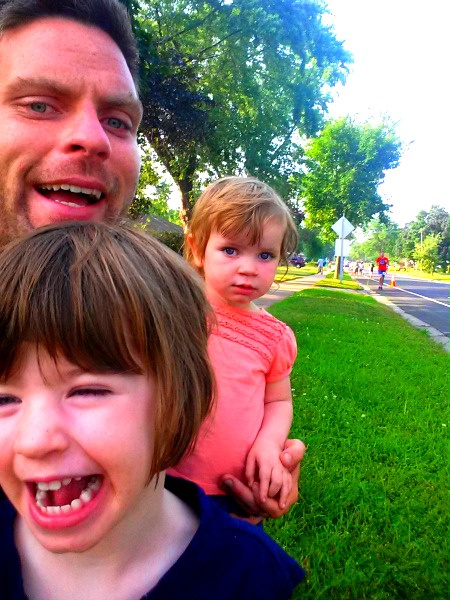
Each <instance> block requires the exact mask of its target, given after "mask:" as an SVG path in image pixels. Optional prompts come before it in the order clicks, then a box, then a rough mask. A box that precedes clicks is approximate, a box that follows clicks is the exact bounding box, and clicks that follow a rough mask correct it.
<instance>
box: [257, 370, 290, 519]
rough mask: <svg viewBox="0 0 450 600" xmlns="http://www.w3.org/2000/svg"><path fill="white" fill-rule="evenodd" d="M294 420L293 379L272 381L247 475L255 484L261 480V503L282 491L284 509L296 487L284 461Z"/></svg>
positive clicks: (269, 384)
mask: <svg viewBox="0 0 450 600" xmlns="http://www.w3.org/2000/svg"><path fill="white" fill-rule="evenodd" d="M291 423H292V397H291V382H290V378H289V377H286V378H284V379H282V380H281V381H276V382H273V383H268V384H267V385H266V394H265V398H264V418H263V423H262V425H261V429H260V430H259V433H258V436H257V437H256V440H255V442H254V444H253V446H252V448H251V449H250V452H249V453H248V456H247V462H246V467H245V476H246V478H247V481H248V485H249V487H251V486H252V485H253V483H254V481H255V480H258V481H259V493H260V500H261V502H265V501H266V499H267V496H269V497H271V498H273V497H274V496H276V495H277V494H279V503H280V507H281V508H283V507H284V505H285V503H286V500H287V497H288V495H289V493H290V491H291V487H292V477H291V474H290V472H289V470H288V469H286V468H285V467H284V466H283V465H282V463H281V461H280V452H281V451H282V450H283V448H284V444H285V442H286V438H287V437H288V434H289V430H290V428H291Z"/></svg>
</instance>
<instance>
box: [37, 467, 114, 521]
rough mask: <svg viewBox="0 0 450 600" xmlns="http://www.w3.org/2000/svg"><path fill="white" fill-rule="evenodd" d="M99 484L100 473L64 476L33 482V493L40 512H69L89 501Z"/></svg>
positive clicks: (51, 513)
mask: <svg viewBox="0 0 450 600" xmlns="http://www.w3.org/2000/svg"><path fill="white" fill-rule="evenodd" d="M101 485H102V477H101V476H100V475H91V476H89V477H66V478H64V479H61V480H54V481H37V482H35V483H33V494H34V496H35V500H36V505H37V507H38V508H39V510H40V511H41V512H43V513H45V514H48V515H59V514H69V513H71V512H75V511H77V510H80V508H82V507H83V506H84V505H86V504H88V503H89V502H91V500H92V499H93V498H94V497H95V496H96V495H97V493H98V491H99V489H100V487H101Z"/></svg>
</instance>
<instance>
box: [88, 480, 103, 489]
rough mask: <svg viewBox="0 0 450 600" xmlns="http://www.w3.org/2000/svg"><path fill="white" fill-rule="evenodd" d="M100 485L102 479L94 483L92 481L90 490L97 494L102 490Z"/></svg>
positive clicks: (89, 486)
mask: <svg viewBox="0 0 450 600" xmlns="http://www.w3.org/2000/svg"><path fill="white" fill-rule="evenodd" d="M100 485H101V484H100V479H99V478H98V477H96V478H95V479H94V481H91V482H90V483H89V485H88V488H89V489H91V490H92V491H93V492H97V491H98V490H99V489H100Z"/></svg>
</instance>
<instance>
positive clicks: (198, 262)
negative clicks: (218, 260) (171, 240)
mask: <svg viewBox="0 0 450 600" xmlns="http://www.w3.org/2000/svg"><path fill="white" fill-rule="evenodd" d="M186 241H187V243H188V244H189V248H190V249H191V252H192V257H193V259H194V265H195V266H196V267H197V269H201V268H202V267H203V259H202V258H200V255H199V252H198V248H197V244H196V243H195V239H194V236H193V235H192V233H189V234H188V236H187V238H186Z"/></svg>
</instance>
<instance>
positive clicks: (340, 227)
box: [331, 217, 355, 256]
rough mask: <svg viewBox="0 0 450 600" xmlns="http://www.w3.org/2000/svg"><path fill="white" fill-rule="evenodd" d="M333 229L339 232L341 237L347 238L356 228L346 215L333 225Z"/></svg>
mask: <svg viewBox="0 0 450 600" xmlns="http://www.w3.org/2000/svg"><path fill="white" fill-rule="evenodd" d="M331 229H332V230H333V231H334V232H335V233H337V234H338V236H339V237H343V238H346V237H347V236H348V234H349V233H351V232H352V231H353V230H354V229H355V228H354V227H353V225H352V224H351V223H350V221H347V219H346V218H345V217H341V218H340V219H339V221H336V223H335V224H334V225H332V226H331ZM336 256H340V254H337V255H336ZM344 256H345V254H344Z"/></svg>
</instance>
